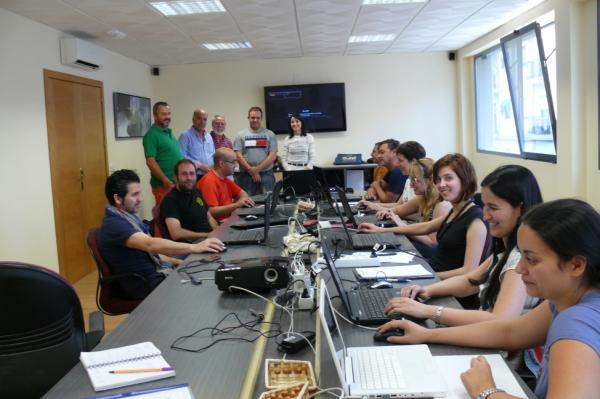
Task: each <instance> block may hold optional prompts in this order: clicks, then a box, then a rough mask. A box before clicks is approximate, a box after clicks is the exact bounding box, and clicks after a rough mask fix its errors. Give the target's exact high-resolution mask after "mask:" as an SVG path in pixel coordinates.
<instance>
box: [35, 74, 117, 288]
mask: <svg viewBox="0 0 600 399" xmlns="http://www.w3.org/2000/svg"><path fill="white" fill-rule="evenodd" d="M44 87H45V94H46V123H47V125H48V149H49V155H50V170H51V176H52V197H53V202H54V224H55V227H56V241H57V247H58V262H59V271H60V274H62V275H63V276H65V277H66V278H67V279H68V280H69V281H71V282H75V281H77V280H79V279H81V278H82V277H83V276H85V275H87V274H88V273H90V272H91V271H93V270H94V269H95V266H94V264H93V260H92V259H91V257H90V256H89V252H88V249H87V245H86V242H85V235H86V232H87V230H88V229H90V228H92V227H97V226H99V225H100V221H101V220H102V215H103V210H104V206H105V204H106V200H105V197H104V184H105V181H106V177H107V170H108V167H107V162H106V142H105V137H106V135H105V130H104V100H103V85H102V82H99V81H96V80H91V79H85V78H81V77H78V76H73V75H67V74H64V73H59V72H53V71H48V70H44Z"/></svg>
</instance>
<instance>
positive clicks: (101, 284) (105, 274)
mask: <svg viewBox="0 0 600 399" xmlns="http://www.w3.org/2000/svg"><path fill="white" fill-rule="evenodd" d="M99 231H100V230H99V229H97V228H93V229H90V230H89V231H88V232H87V236H86V241H87V245H88V248H89V249H90V253H91V254H92V258H94V262H95V263H96V269H97V270H98V284H97V285H96V305H97V306H98V309H100V310H101V311H102V313H104V314H106V315H109V316H117V315H120V314H126V313H131V312H132V311H133V309H135V308H136V307H137V306H138V305H139V304H140V302H142V299H123V298H122V297H121V296H120V288H119V286H118V284H117V282H118V280H119V279H122V278H139V279H142V280H144V281H146V279H145V278H144V277H143V276H141V275H139V274H137V273H122V274H113V273H112V271H111V269H110V267H109V266H108V264H107V263H106V261H105V260H104V258H103V257H102V255H101V254H100V249H99V246H98V233H99Z"/></svg>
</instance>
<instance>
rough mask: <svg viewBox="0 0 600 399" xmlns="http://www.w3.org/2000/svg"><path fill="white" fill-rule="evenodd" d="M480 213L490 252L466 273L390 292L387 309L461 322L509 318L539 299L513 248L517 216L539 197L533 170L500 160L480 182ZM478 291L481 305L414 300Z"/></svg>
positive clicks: (448, 323) (444, 321) (443, 321)
mask: <svg viewBox="0 0 600 399" xmlns="http://www.w3.org/2000/svg"><path fill="white" fill-rule="evenodd" d="M481 196H482V198H483V203H484V208H483V217H484V219H485V220H486V221H487V222H488V224H489V226H490V233H491V235H492V237H494V240H493V255H492V256H490V257H489V258H487V259H486V260H485V262H483V263H482V264H481V265H480V266H479V267H478V268H477V269H475V270H473V271H472V272H470V273H467V274H463V275H460V276H454V277H452V278H449V279H446V280H443V281H440V282H438V283H435V284H431V285H428V286H424V287H420V286H418V285H413V286H411V287H406V288H403V289H402V297H400V298H393V299H391V300H390V301H389V303H388V304H387V306H386V307H385V312H386V313H390V314H392V313H401V314H405V315H409V316H413V317H418V318H423V319H431V320H434V321H436V322H437V323H439V324H443V325H446V326H459V325H463V324H471V323H477V322H480V321H485V320H495V319H496V320H498V319H513V318H516V317H518V316H519V315H520V314H521V313H522V312H523V310H524V309H525V310H529V309H532V308H533V307H534V306H535V305H537V303H538V300H537V298H531V297H528V296H527V293H526V291H525V284H523V281H521V278H520V276H519V275H517V272H516V271H515V268H516V266H517V263H518V262H519V259H521V254H520V253H519V250H518V249H517V247H516V246H517V229H518V228H519V226H520V223H521V217H522V216H523V214H524V213H525V212H527V211H528V210H529V209H530V208H531V207H533V206H535V205H537V204H539V203H541V202H542V194H541V192H540V188H539V186H538V183H537V180H536V179H535V176H534V175H533V173H531V171H529V169H527V168H524V167H522V166H517V165H507V166H501V167H499V168H497V169H496V170H494V171H493V172H492V173H490V174H489V175H488V176H487V177H486V178H485V179H483V181H482V182H481ZM475 293H478V294H479V298H480V302H481V309H480V310H462V309H449V308H443V307H441V306H434V305H426V304H422V303H419V302H417V301H416V300H414V298H415V297H419V298H420V299H424V300H427V299H429V298H432V297H439V296H449V295H452V296H456V297H465V296H468V295H472V294H475Z"/></svg>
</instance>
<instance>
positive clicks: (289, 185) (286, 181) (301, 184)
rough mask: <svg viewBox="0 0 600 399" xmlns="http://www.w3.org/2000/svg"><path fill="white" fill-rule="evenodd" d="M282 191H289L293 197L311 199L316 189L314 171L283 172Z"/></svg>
mask: <svg viewBox="0 0 600 399" xmlns="http://www.w3.org/2000/svg"><path fill="white" fill-rule="evenodd" d="M282 181H283V191H288V190H289V191H291V192H293V193H294V194H295V197H296V198H298V197H312V196H313V194H314V192H315V189H316V188H317V179H316V177H315V171H314V170H310V169H307V170H284V171H283V179H282Z"/></svg>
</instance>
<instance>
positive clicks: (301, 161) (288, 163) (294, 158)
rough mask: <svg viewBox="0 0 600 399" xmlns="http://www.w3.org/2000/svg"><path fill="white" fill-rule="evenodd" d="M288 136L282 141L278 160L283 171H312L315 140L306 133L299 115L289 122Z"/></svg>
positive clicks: (293, 116)
mask: <svg viewBox="0 0 600 399" xmlns="http://www.w3.org/2000/svg"><path fill="white" fill-rule="evenodd" d="M289 126H290V135H289V136H288V137H286V138H285V139H284V140H283V150H282V151H281V155H280V160H281V165H282V166H283V169H284V170H303V169H312V168H313V165H314V163H315V139H314V138H313V136H312V135H311V134H308V133H306V128H305V127H304V121H302V118H300V115H297V114H295V115H292V116H291V117H290V120H289Z"/></svg>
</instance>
